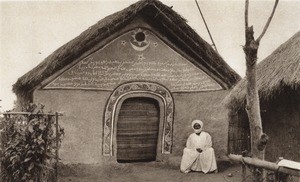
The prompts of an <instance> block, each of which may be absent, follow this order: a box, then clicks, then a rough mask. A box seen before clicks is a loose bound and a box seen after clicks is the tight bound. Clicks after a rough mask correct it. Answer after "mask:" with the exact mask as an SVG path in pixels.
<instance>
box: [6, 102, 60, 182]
mask: <svg viewBox="0 0 300 182" xmlns="http://www.w3.org/2000/svg"><path fill="white" fill-rule="evenodd" d="M26 111H27V112H30V114H27V115H23V114H20V115H12V114H8V115H6V116H5V118H4V119H3V120H2V125H3V128H2V130H1V148H2V158H1V178H2V181H8V182H12V181H49V179H48V178H50V176H51V175H53V171H54V169H53V166H54V164H55V162H56V156H55V151H56V141H57V139H56V133H55V115H53V114H50V115H49V114H44V113H43V105H35V104H31V105H30V106H29V107H27V108H26ZM57 134H58V142H59V144H60V143H61V139H62V137H63V135H64V131H63V129H62V128H60V129H59V132H58V133H57Z"/></svg>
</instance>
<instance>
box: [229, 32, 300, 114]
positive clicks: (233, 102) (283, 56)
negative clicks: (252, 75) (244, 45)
mask: <svg viewBox="0 0 300 182" xmlns="http://www.w3.org/2000/svg"><path fill="white" fill-rule="evenodd" d="M257 88H258V92H259V97H260V100H261V101H268V100H270V99H272V98H275V97H276V96H278V95H279V94H280V93H281V92H282V91H283V90H284V89H286V88H289V89H292V90H298V89H299V88H300V32H297V33H296V34H295V35H294V36H293V37H292V38H290V39H289V40H288V41H286V42H285V43H283V44H282V45H281V46H279V47H278V48H277V49H276V50H275V51H274V52H273V53H272V54H271V55H269V56H268V57H267V58H265V59H264V60H263V61H261V62H260V63H259V64H258V65H257ZM225 102H226V105H227V107H228V108H230V109H231V110H232V111H236V110H238V109H240V108H244V107H245V102H246V78H243V79H242V80H241V81H240V82H239V83H238V84H237V85H236V86H235V87H234V88H233V89H232V91H231V92H230V94H229V95H228V96H227V97H226V98H225Z"/></svg>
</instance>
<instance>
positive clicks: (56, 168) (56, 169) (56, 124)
mask: <svg viewBox="0 0 300 182" xmlns="http://www.w3.org/2000/svg"><path fill="white" fill-rule="evenodd" d="M55 128H56V132H55V134H56V151H55V155H56V162H55V180H56V182H58V159H59V158H58V145H59V141H58V140H59V136H58V113H57V112H55Z"/></svg>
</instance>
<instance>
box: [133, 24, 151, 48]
mask: <svg viewBox="0 0 300 182" xmlns="http://www.w3.org/2000/svg"><path fill="white" fill-rule="evenodd" d="M147 37H148V35H147V32H146V30H142V29H141V28H138V29H137V30H133V34H132V38H133V39H132V40H131V41H130V44H131V46H132V48H133V49H134V50H136V51H144V50H145V49H147V47H149V45H150V41H148V40H147Z"/></svg>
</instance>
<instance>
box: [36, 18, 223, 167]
mask: <svg viewBox="0 0 300 182" xmlns="http://www.w3.org/2000/svg"><path fill="white" fill-rule="evenodd" d="M137 25H138V27H140V26H143V27H144V28H146V29H147V31H148V36H149V37H148V38H149V39H147V40H149V42H151V44H150V45H149V46H148V47H147V48H146V49H145V50H144V51H137V50H135V49H137V48H134V47H133V46H132V45H131V44H130V43H134V42H133V41H132V40H130V39H128V40H127V44H125V46H128V47H127V48H126V49H125V50H124V52H123V53H122V54H120V53H118V54H117V53H116V52H117V51H120V52H122V50H121V49H122V48H124V47H123V46H124V45H123V44H122V40H124V38H130V37H131V35H132V33H134V32H129V33H128V31H132V30H135V31H137V30H136V29H134V27H136V26H137ZM149 30H151V31H153V33H151V32H150V31H149ZM124 33H125V34H124ZM126 33H127V34H126ZM120 35H121V38H122V39H121V38H120V39H116V40H118V41H115V42H113V43H112V44H108V45H107V46H105V45H106V44H107V43H108V42H110V41H112V40H115V38H116V37H118V36H120ZM122 35H125V37H122ZM157 35H158V34H157V32H156V33H155V30H152V29H151V27H150V26H149V25H147V24H146V23H144V22H143V21H142V20H140V19H137V20H136V21H134V22H133V23H132V24H130V25H128V27H126V28H125V29H124V30H121V31H120V32H119V33H118V34H117V35H113V36H112V37H108V38H107V40H104V41H103V42H101V43H99V45H96V46H95V48H92V49H91V50H89V51H87V53H84V54H83V55H82V56H81V57H80V58H79V59H78V60H77V61H74V63H76V64H72V65H70V66H66V68H65V69H64V70H62V71H59V72H58V73H56V74H54V75H53V76H51V77H49V79H47V80H45V81H44V82H43V83H42V86H41V87H40V88H37V89H36V90H35V91H34V93H33V101H34V102H35V103H42V104H44V105H45V106H46V107H45V110H46V111H47V110H52V111H59V112H63V113H64V116H62V117H61V118H60V123H61V125H62V126H63V127H64V129H65V133H66V136H65V138H64V141H63V144H62V147H61V149H60V158H61V159H62V161H63V162H64V163H105V162H107V161H111V160H113V158H111V157H104V156H103V155H102V135H103V119H104V112H105V106H106V103H107V101H108V99H109V97H110V94H111V93H112V91H113V89H114V88H115V87H117V86H118V85H119V84H122V83H124V82H127V81H150V82H156V83H159V84H162V85H164V86H165V87H167V88H168V89H169V90H170V91H171V92H172V91H173V99H174V102H175V114H174V130H173V137H174V138H173V151H172V154H170V155H166V157H167V158H166V160H167V159H168V158H169V157H172V156H174V157H176V156H177V157H180V156H181V155H182V150H183V148H184V145H185V142H186V139H187V136H188V134H190V133H191V132H192V129H191V126H190V123H191V121H192V120H193V119H201V120H203V121H204V123H205V126H204V127H205V130H206V131H208V132H209V133H210V134H211V135H212V137H213V141H214V148H215V151H216V155H217V157H218V156H224V155H225V153H226V150H227V149H226V147H227V146H226V145H227V142H226V140H227V127H225V126H224V124H226V118H225V117H226V112H225V108H224V107H223V105H222V104H221V102H222V100H223V98H224V97H225V95H226V94H227V93H228V91H222V87H221V86H220V85H219V84H218V83H217V82H216V81H214V79H212V78H211V77H210V76H209V75H208V74H207V73H206V72H205V71H201V70H200V69H199V68H197V67H196V66H194V65H192V64H191V63H190V62H188V61H187V60H186V59H187V58H188V56H184V54H182V53H180V54H178V53H177V52H176V51H174V50H172V49H170V48H169V47H168V46H171V47H172V48H174V47H175V46H174V45H172V44H171V43H168V44H166V43H165V40H164V41H162V39H164V38H163V37H160V38H162V39H158V38H157ZM150 38H151V39H150ZM130 41H131V42H130ZM155 42H159V45H160V46H162V45H163V46H164V47H163V48H162V47H160V49H156V48H155V46H154V44H153V43H155ZM104 43H105V45H103V44H104ZM114 43H115V44H114ZM110 45H114V46H115V47H114V46H113V47H114V48H116V47H117V49H114V48H113V47H112V48H110V47H109V46H110ZM136 46H138V45H136ZM142 47H143V45H142ZM105 48H107V49H106V50H109V51H101V50H104V49H105ZM155 49H156V50H158V52H153V51H155ZM97 50H100V51H97ZM116 50H117V51H116ZM160 50H162V52H160ZM163 51H165V52H163ZM179 52H180V51H179ZM127 53H128V54H127ZM90 54H91V56H89V55H90ZM141 54H143V55H142V56H143V57H144V58H145V59H143V58H142V57H140V59H138V58H139V55H141ZM113 56H117V57H113ZM105 57H106V58H109V59H104V58H105ZM124 57H125V58H126V57H127V58H129V60H130V61H132V63H130V64H129V63H128V64H129V65H127V67H126V66H125V68H126V69H127V71H128V70H129V69H130V68H132V64H135V65H136V64H138V63H141V64H144V66H143V67H141V66H140V67H136V70H140V72H134V73H135V74H136V75H140V77H138V76H137V77H135V78H134V79H129V80H118V78H119V77H117V76H120V75H117V74H116V73H117V72H113V71H114V70H113V69H114V68H116V67H118V66H120V64H121V63H119V62H118V60H124ZM160 57H163V58H164V59H159V58H160ZM113 58H117V59H113ZM100 59H101V60H111V61H113V60H117V61H115V62H114V64H117V65H113V64H111V65H109V64H107V63H105V65H98V66H99V67H102V66H107V67H106V68H110V71H112V72H109V73H115V76H116V77H114V76H113V75H114V74H108V73H107V74H106V75H105V74H102V73H100V75H97V74H98V73H99V71H101V70H99V69H98V70H96V71H95V70H93V69H92V68H91V67H90V66H91V65H89V63H95V62H94V60H100ZM162 60H163V61H165V62H161V63H167V64H168V63H169V65H172V63H178V62H179V63H180V64H181V66H184V65H185V66H186V70H185V72H184V70H182V69H180V65H179V66H177V67H174V68H173V69H170V68H168V67H165V66H158V67H157V66H156V67H151V66H147V65H146V64H147V63H153V64H155V63H154V62H155V61H162ZM125 61H126V60H125ZM173 61H174V62H173ZM141 64H140V65H141ZM94 65H95V64H94ZM148 65H150V64H148ZM161 65H162V64H161ZM174 65H175V64H174ZM122 66H124V65H122ZM122 66H121V67H119V68H122ZM123 68H124V67H123ZM147 68H151V69H149V70H147ZM155 68H157V70H154V71H153V69H155ZM141 70H142V71H141ZM93 71H95V72H94V73H95V75H96V76H98V80H96V79H94V81H91V79H93V78H94V76H93V75H91V73H92V72H93ZM164 71H166V72H168V73H164ZM145 72H146V73H147V74H148V76H147V75H146V74H145V75H146V76H145V75H143V73H145ZM76 73H77V75H76ZM78 73H80V74H78ZM123 73H124V74H125V73H128V72H123ZM149 74H150V75H149ZM178 74H179V75H178ZM74 75H75V76H74ZM127 75H128V74H127ZM157 75H158V76H157ZM189 75H193V77H188V76H189ZM166 77H167V78H168V79H169V80H164V78H166ZM84 78H87V79H84ZM111 78H115V79H111ZM171 78H173V80H172V79H171ZM174 78H175V79H174ZM181 78H184V79H182V80H180V79H181ZM83 80H85V82H84V81H83ZM99 80H100V81H99ZM105 80H106V81H107V80H109V81H110V82H109V83H111V84H108V82H106V83H104V82H103V81H105ZM190 80H192V81H190ZM103 83H104V84H103ZM175 83H177V86H176V84H175ZM187 83H189V84H187ZM99 85H100V87H99ZM209 90H219V91H209ZM175 92H176V93H175ZM177 162H178V163H179V162H180V160H177Z"/></svg>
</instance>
